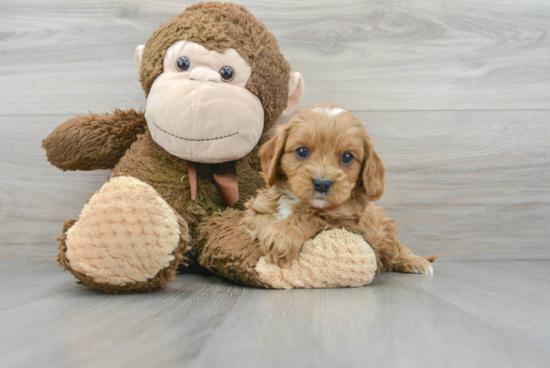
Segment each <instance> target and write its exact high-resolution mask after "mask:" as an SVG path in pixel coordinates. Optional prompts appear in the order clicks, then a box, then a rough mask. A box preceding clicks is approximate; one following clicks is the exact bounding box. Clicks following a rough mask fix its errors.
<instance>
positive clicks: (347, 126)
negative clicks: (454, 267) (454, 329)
mask: <svg viewBox="0 0 550 368" xmlns="http://www.w3.org/2000/svg"><path fill="white" fill-rule="evenodd" d="M260 156H261V161H262V168H263V173H262V174H263V176H264V179H265V181H266V183H267V189H264V190H260V191H259V192H258V193H259V194H258V196H257V197H256V198H254V199H252V200H250V201H249V202H248V203H247V204H246V208H247V210H246V214H245V217H244V218H243V224H244V225H245V226H246V227H247V228H248V229H249V231H250V232H251V235H252V236H253V237H254V238H255V239H257V240H258V241H259V243H260V249H261V252H262V254H263V255H265V256H266V258H267V260H268V262H271V263H275V264H278V265H280V266H283V267H285V266H286V265H288V262H289V261H290V260H291V259H292V257H294V256H295V255H296V254H297V253H298V252H299V250H300V248H301V246H302V244H304V242H306V241H307V240H309V239H311V238H313V237H314V236H315V235H316V234H318V233H319V232H321V231H323V230H330V229H340V228H344V229H346V230H348V231H350V232H352V233H355V234H359V235H361V236H362V237H363V239H365V241H366V242H367V243H368V244H370V246H371V247H372V249H373V250H374V252H375V254H376V258H377V261H378V270H377V272H378V273H381V272H388V271H398V272H406V273H423V274H431V273H433V267H432V265H431V262H433V261H434V260H435V259H436V258H437V257H436V256H432V257H427V258H422V257H419V256H417V255H415V254H413V253H412V251H411V250H409V248H407V247H406V246H405V245H403V244H401V243H400V242H399V238H398V237H397V229H396V226H395V223H394V221H393V220H391V219H389V218H388V217H386V216H385V215H384V210H383V208H381V207H378V206H376V205H375V204H373V203H372V201H376V200H378V199H379V198H380V197H381V196H382V194H383V193H384V175H385V169H384V166H383V165H382V161H381V160H380V157H378V155H377V154H376V152H375V151H374V142H373V140H372V139H371V137H370V136H369V135H368V134H367V131H366V130H365V128H364V127H363V125H362V124H361V123H360V122H359V121H358V120H357V119H356V118H355V117H354V116H353V115H352V114H350V113H349V112H348V111H347V110H345V109H343V108H341V107H339V106H335V105H316V106H311V107H309V108H306V109H305V110H302V111H301V112H300V113H299V114H298V115H296V116H295V117H294V118H293V119H291V120H290V121H289V122H288V123H286V124H284V125H281V126H279V127H277V130H276V132H275V135H274V136H273V138H271V139H270V140H269V141H268V142H267V143H265V145H264V146H263V147H262V149H261V151H260Z"/></svg>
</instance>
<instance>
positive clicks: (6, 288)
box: [0, 258, 78, 313]
mask: <svg viewBox="0 0 550 368" xmlns="http://www.w3.org/2000/svg"><path fill="white" fill-rule="evenodd" d="M56 266H57V263H56V262H54V260H51V261H50V262H43V261H35V260H33V259H32V258H31V259H28V260H14V259H10V260H0V275H1V279H2V282H1V283H0V313H1V312H3V311H6V310H8V309H13V308H16V307H18V306H20V305H24V304H27V303H30V302H32V301H35V300H39V299H42V298H46V297H48V296H52V295H55V294H58V293H62V292H64V291H67V290H70V289H73V288H75V287H78V286H77V285H76V281H75V279H74V277H73V276H72V275H71V274H70V273H68V272H62V271H63V269H62V268H60V267H56Z"/></svg>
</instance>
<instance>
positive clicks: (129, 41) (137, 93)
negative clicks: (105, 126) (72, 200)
mask: <svg viewBox="0 0 550 368" xmlns="http://www.w3.org/2000/svg"><path fill="white" fill-rule="evenodd" d="M194 2H195V1H194V0H187V1H162V2H159V1H155V2H150V1H123V0H117V1H106V0H103V1H95V0H85V1H78V2H71V1H68V0H51V1H47V2H44V1H36V0H35V1H25V2H21V1H15V0H4V1H3V2H2V4H1V5H0V6H1V12H0V14H1V15H0V19H1V21H2V33H1V37H0V49H1V50H2V52H1V53H0V78H1V79H2V86H3V88H2V89H0V101H1V102H0V103H1V105H0V106H1V107H0V113H1V114H29V113H33V114H59V113H67V114H69V113H72V114H76V113H80V114H81V113H84V112H86V111H88V109H92V110H94V111H99V112H101V111H103V110H107V109H109V108H112V107H122V108H129V107H136V108H139V107H143V106H144V102H145V99H144V97H143V93H142V91H141V89H140V86H139V83H138V81H137V72H136V71H135V67H134V62H133V54H134V49H135V47H136V46H137V45H139V44H144V43H145V41H146V40H147V39H148V37H149V36H150V35H151V33H152V32H153V31H154V30H155V29H156V28H157V27H158V26H159V25H160V24H161V23H163V22H164V21H166V20H167V19H169V18H170V17H171V16H173V15H175V14H177V13H179V12H181V11H183V9H184V8H185V7H186V6H187V5H189V4H192V3H194ZM239 3H241V4H243V5H245V6H247V7H248V8H249V9H250V10H251V11H252V12H253V13H254V14H255V15H256V16H257V17H258V18H260V19H261V20H263V21H264V22H265V24H266V25H267V26H268V27H269V28H270V29H271V30H272V31H273V32H274V34H275V35H276V36H277V38H278V40H279V42H280V44H281V49H282V51H283V52H284V53H285V55H286V56H287V58H288V59H289V61H290V62H291V65H292V66H293V68H294V69H295V70H297V71H300V72H302V73H303V75H304V77H305V79H306V84H307V86H308V87H307V96H306V99H305V101H304V106H306V105H309V104H313V103H320V102H332V103H338V104H341V105H344V106H346V107H348V108H350V109H352V110H434V109H437V110H457V109H548V108H549V105H548V101H549V100H550V84H549V83H548V80H549V79H550V64H549V63H548V62H547V60H548V59H549V58H550V39H549V34H550V12H549V8H550V5H549V4H548V2H546V1H544V0H524V1H516V0H503V1H498V2H494V1H479V0H463V1H454V0H445V1H439V2H433V1H427V0H414V1H407V2H400V1H368V2H365V1H361V0H344V1H338V2H334V1H332V0H320V1H305V0H302V1H287V2H283V3H281V2H272V1H265V0H263V1H256V0H254V1H252V0H247V1H239Z"/></svg>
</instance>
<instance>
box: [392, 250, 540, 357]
mask: <svg viewBox="0 0 550 368" xmlns="http://www.w3.org/2000/svg"><path fill="white" fill-rule="evenodd" d="M549 265H550V263H549V262H548V261H523V262H521V261H485V262H484V261H475V262H457V263H455V262H447V263H445V264H441V265H439V264H437V263H436V265H435V267H436V272H437V277H434V278H433V279H430V280H429V281H428V282H426V281H425V280H422V279H419V278H415V277H411V275H403V277H400V278H399V279H398V280H396V281H397V282H400V283H402V284H403V286H407V287H411V285H414V287H417V286H418V287H420V288H422V290H425V291H427V292H429V293H431V294H433V295H435V296H437V297H439V298H441V299H443V300H445V301H446V302H449V303H451V304H452V305H454V306H456V307H458V308H460V309H461V310H463V311H465V312H467V313H469V314H471V315H473V316H474V317H475V318H478V319H481V320H483V321H486V322H488V323H490V324H491V325H492V326H494V327H496V328H499V329H501V330H502V331H503V332H505V333H511V334H513V335H514V336H517V337H521V338H522V339H523V340H525V341H531V342H532V343H534V344H537V345H538V346H539V347H541V348H543V349H546V350H547V351H550V308H548V306H550V274H549V273H548V267H549Z"/></svg>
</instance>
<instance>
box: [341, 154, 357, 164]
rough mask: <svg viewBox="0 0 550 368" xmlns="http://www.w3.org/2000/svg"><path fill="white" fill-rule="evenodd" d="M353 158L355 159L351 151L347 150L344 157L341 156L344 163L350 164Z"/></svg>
mask: <svg viewBox="0 0 550 368" xmlns="http://www.w3.org/2000/svg"><path fill="white" fill-rule="evenodd" d="M353 159H354V157H353V155H352V154H351V153H349V152H346V153H344V154H343V155H342V158H340V161H342V163H343V164H344V165H349V164H351V163H352V162H353Z"/></svg>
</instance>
